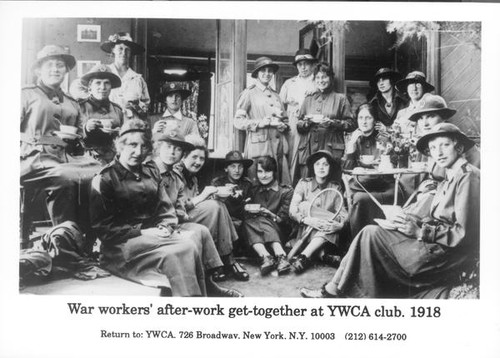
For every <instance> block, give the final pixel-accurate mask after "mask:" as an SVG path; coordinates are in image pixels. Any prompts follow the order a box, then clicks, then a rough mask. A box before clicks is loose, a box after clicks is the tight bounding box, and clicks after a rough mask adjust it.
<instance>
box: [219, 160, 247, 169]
mask: <svg viewBox="0 0 500 358" xmlns="http://www.w3.org/2000/svg"><path fill="white" fill-rule="evenodd" d="M232 163H241V164H243V166H244V167H245V168H250V167H251V166H252V164H253V160H252V159H232V160H224V166H225V167H227V166H228V165H229V164H232Z"/></svg>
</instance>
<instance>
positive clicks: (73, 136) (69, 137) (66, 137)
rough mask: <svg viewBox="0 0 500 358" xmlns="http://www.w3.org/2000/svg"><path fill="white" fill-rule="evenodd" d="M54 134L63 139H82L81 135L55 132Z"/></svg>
mask: <svg viewBox="0 0 500 358" xmlns="http://www.w3.org/2000/svg"><path fill="white" fill-rule="evenodd" d="M54 134H56V135H57V136H58V137H59V138H61V139H79V138H81V137H80V135H79V134H75V133H68V132H61V131H54Z"/></svg>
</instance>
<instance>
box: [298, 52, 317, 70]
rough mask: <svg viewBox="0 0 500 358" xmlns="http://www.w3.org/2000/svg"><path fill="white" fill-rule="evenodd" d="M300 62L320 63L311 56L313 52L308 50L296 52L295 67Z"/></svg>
mask: <svg viewBox="0 0 500 358" xmlns="http://www.w3.org/2000/svg"><path fill="white" fill-rule="evenodd" d="M300 61H309V62H318V60H317V59H316V58H315V57H314V56H313V55H311V51H309V50H308V49H306V48H301V49H299V50H298V51H297V52H295V58H294V60H293V65H294V66H297V63H298V62H300Z"/></svg>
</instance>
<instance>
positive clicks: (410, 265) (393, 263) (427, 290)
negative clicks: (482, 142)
mask: <svg viewBox="0 0 500 358" xmlns="http://www.w3.org/2000/svg"><path fill="white" fill-rule="evenodd" d="M473 145H474V142H473V141H472V140H470V139H469V138H467V136H466V135H465V134H463V133H462V132H461V131H460V130H459V129H458V128H457V127H456V126H454V125H453V124H449V123H441V124H438V125H437V126H435V127H434V128H433V129H432V130H431V131H430V132H429V133H427V134H426V135H424V136H423V137H422V138H420V139H419V140H418V142H417V149H418V150H419V151H420V152H422V153H425V154H426V155H430V156H431V157H432V158H433V159H434V160H435V162H436V164H437V165H439V166H440V167H441V168H443V169H445V171H446V180H444V181H442V182H441V183H439V185H438V187H437V192H436V195H435V197H434V199H433V201H432V204H431V205H430V208H429V209H428V211H427V213H426V214H425V215H423V216H417V215H412V214H410V213H409V212H408V211H406V210H400V211H398V212H394V213H393V214H391V215H390V217H388V221H389V223H388V224H386V225H384V226H386V228H382V227H380V226H375V225H369V226H367V227H365V228H364V229H363V230H362V231H361V232H360V233H359V235H358V236H356V238H355V239H354V241H353V242H352V244H351V246H350V247H349V251H348V252H347V255H346V256H345V257H344V259H343V260H342V262H341V264H340V267H339V269H338V270H337V272H336V273H335V275H334V277H333V279H332V280H331V281H330V282H328V283H327V284H326V285H325V286H323V288H321V289H315V290H311V289H307V288H302V289H301V290H300V293H301V295H302V296H303V297H308V298H326V297H339V296H341V297H363V298H400V297H402V298H404V297H411V296H414V297H426V298H439V297H443V292H445V291H446V289H445V288H446V286H449V285H454V284H455V282H454V280H456V279H457V278H458V277H459V275H458V273H459V272H461V271H462V270H463V269H464V268H466V267H467V266H468V265H470V264H471V263H473V262H474V260H475V259H477V255H478V254H479V224H480V220H479V218H480V216H479V209H480V200H479V199H480V171H479V169H477V168H476V167H474V166H472V165H470V164H469V163H467V161H466V160H465V159H464V158H462V153H463V152H464V151H467V150H468V149H469V148H471V147H472V146H473ZM417 204H418V202H417ZM469 267H470V266H469ZM431 296H432V297H431Z"/></svg>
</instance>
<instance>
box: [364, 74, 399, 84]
mask: <svg viewBox="0 0 500 358" xmlns="http://www.w3.org/2000/svg"><path fill="white" fill-rule="evenodd" d="M381 77H384V78H390V79H391V80H392V83H393V85H394V86H395V84H396V82H399V80H400V79H401V74H400V73H399V72H396V71H392V72H384V73H380V74H378V75H375V76H374V77H373V78H372V80H371V81H370V86H371V87H376V86H377V82H378V80H379V78H381Z"/></svg>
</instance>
